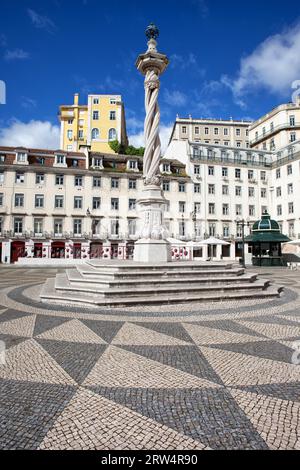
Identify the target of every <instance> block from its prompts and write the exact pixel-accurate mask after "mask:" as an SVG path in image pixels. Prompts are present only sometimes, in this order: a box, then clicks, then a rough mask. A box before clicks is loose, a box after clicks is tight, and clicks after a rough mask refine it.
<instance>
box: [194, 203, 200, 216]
mask: <svg viewBox="0 0 300 470" xmlns="http://www.w3.org/2000/svg"><path fill="white" fill-rule="evenodd" d="M194 212H195V214H200V212H201V203H200V202H194Z"/></svg>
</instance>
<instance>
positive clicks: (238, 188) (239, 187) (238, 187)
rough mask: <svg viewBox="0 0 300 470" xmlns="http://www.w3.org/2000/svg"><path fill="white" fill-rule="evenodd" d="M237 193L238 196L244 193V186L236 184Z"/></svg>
mask: <svg viewBox="0 0 300 470" xmlns="http://www.w3.org/2000/svg"><path fill="white" fill-rule="evenodd" d="M235 195H236V196H241V195H242V186H236V187H235Z"/></svg>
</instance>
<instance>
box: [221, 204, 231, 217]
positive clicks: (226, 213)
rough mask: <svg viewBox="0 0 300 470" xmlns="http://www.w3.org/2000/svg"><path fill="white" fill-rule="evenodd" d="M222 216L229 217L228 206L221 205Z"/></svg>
mask: <svg viewBox="0 0 300 470" xmlns="http://www.w3.org/2000/svg"><path fill="white" fill-rule="evenodd" d="M222 214H223V215H229V205H228V204H223V205H222Z"/></svg>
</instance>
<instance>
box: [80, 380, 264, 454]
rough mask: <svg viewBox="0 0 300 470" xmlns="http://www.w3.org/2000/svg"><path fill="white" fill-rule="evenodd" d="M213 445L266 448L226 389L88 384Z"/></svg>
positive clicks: (99, 392)
mask: <svg viewBox="0 0 300 470" xmlns="http://www.w3.org/2000/svg"><path fill="white" fill-rule="evenodd" d="M89 388H90V389H91V390H93V391H94V392H95V393H98V394H99V395H101V396H104V397H106V398H108V399H109V400H112V401H114V402H116V403H119V404H121V405H124V406H126V407H128V408H130V409H131V410H134V411H136V412H138V413H140V414H141V415H143V416H147V417H148V418H152V419H154V420H156V421H157V422H159V423H161V424H164V425H166V426H168V427H170V428H172V429H175V430H176V431H177V432H179V433H182V434H185V435H186V436H189V437H191V438H193V439H196V440H199V441H200V442H202V443H203V444H205V445H207V446H210V447H211V448H212V449H228V450H230V449H267V448H268V447H267V445H266V443H265V441H264V440H263V439H262V438H261V436H260V435H259V433H258V432H257V431H256V430H255V428H254V427H253V426H252V424H251V422H250V420H249V419H248V418H247V416H246V415H245V413H244V412H243V411H242V410H241V408H240V407H239V406H238V405H237V403H236V402H235V401H234V399H233V398H232V396H231V395H230V393H229V392H228V391H227V390H225V389H223V388H222V389H196V390H194V389H176V390H174V389H137V388H134V389H123V388H105V387H95V386H93V387H89Z"/></svg>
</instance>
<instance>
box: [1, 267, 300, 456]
mask: <svg viewBox="0 0 300 470" xmlns="http://www.w3.org/2000/svg"><path fill="white" fill-rule="evenodd" d="M56 272H57V270H55V269H48V270H46V269H39V268H36V269H25V268H22V269H14V268H0V289H1V290H0V340H2V341H4V342H5V345H6V354H5V356H6V361H5V364H4V365H0V448H1V449H206V448H210V449H298V450H300V365H297V364H293V363H292V355H293V353H294V349H293V344H294V342H295V341H296V340H300V299H299V298H298V294H299V289H300V272H299V273H298V272H291V271H287V270H286V269H282V268H278V269H276V270H274V272H270V270H267V269H265V270H262V271H261V277H263V278H268V277H269V278H270V279H271V280H274V281H278V280H280V283H281V284H284V285H285V287H286V288H285V291H284V293H283V294H282V296H281V298H280V299H275V300H272V301H265V300H264V301H261V300H260V301H253V300H252V301H250V302H249V301H243V302H234V301H232V302H228V303H226V302H222V303H215V304H210V305H205V304H196V303H193V304H192V303H191V304H184V305H177V306H167V305H166V306H163V307H161V308H159V307H157V306H156V307H144V308H141V309H140V310H138V309H137V308H136V307H135V308H132V307H131V308H125V309H121V308H119V309H114V310H113V309H111V310H110V309H103V310H101V311H99V310H95V309H81V308H79V307H74V308H72V307H67V306H64V307H59V306H45V305H43V304H41V303H40V302H39V298H38V294H39V290H40V286H41V283H42V282H43V281H44V280H45V279H46V278H47V277H51V276H55V274H56Z"/></svg>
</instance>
